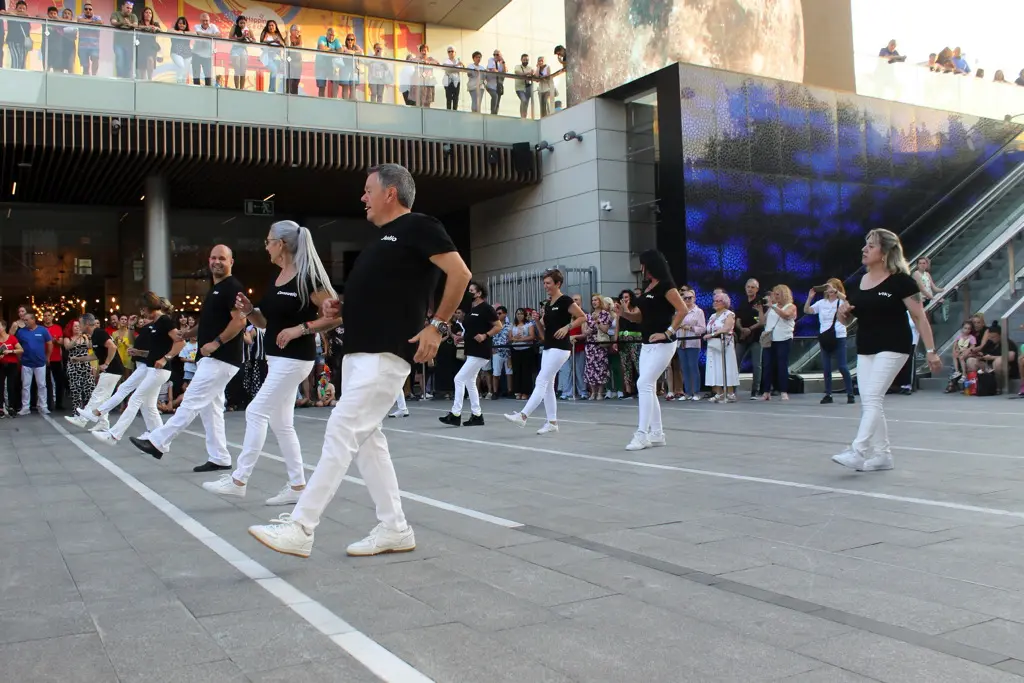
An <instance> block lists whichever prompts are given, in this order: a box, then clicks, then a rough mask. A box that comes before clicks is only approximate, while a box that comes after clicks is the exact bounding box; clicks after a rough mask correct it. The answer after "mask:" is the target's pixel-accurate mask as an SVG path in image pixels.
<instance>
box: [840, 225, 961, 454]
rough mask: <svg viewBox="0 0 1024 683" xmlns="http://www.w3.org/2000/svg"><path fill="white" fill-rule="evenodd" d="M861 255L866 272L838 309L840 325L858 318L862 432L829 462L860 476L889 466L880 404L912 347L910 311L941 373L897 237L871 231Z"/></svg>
mask: <svg viewBox="0 0 1024 683" xmlns="http://www.w3.org/2000/svg"><path fill="white" fill-rule="evenodd" d="M861 251H862V254H863V256H862V258H861V262H862V263H863V264H864V267H865V268H866V270H867V272H866V273H865V274H864V276H863V277H861V279H860V282H859V283H858V284H857V285H856V286H854V287H851V288H850V291H849V292H847V294H846V297H847V299H846V301H844V302H842V303H841V304H840V305H839V321H840V322H842V323H843V324H844V325H846V326H847V327H849V325H850V323H852V322H853V319H854V318H856V319H857V321H858V323H859V325H858V330H857V384H858V388H859V389H860V408H861V418H860V428H859V429H858V430H857V438H856V439H854V441H853V444H852V445H851V446H850V448H848V449H846V450H845V451H843V452H842V453H840V454H838V455H835V456H833V457H832V460H833V461H834V462H836V463H838V464H840V465H842V466H844V467H849V468H850V469H854V470H857V471H858V472H873V471H877V470H891V469H892V467H893V460H892V451H891V450H890V448H889V433H888V429H887V427H886V424H885V414H884V413H883V412H882V401H883V400H884V399H885V393H886V391H887V390H888V389H889V385H891V384H892V381H893V379H895V378H896V375H897V373H899V371H900V368H902V367H903V364H904V363H905V362H906V360H907V357H908V356H909V355H910V354H909V353H908V350H909V349H910V348H911V347H912V345H913V338H912V336H911V331H910V320H909V319H908V318H907V312H908V311H909V312H910V317H911V318H913V320H914V324H915V325H916V326H917V331H918V333H919V334H920V335H921V339H922V340H923V341H924V344H925V349H926V350H927V352H928V365H929V367H930V368H931V370H932V372H938V371H939V370H941V369H942V361H941V360H940V359H939V356H938V354H936V353H935V340H934V338H933V337H932V328H931V325H929V324H928V318H927V317H926V316H925V314H924V308H923V307H922V305H921V291H920V288H919V287H918V286H917V282H916V281H915V280H914V278H912V277H911V276H910V269H909V268H908V267H907V262H906V260H905V259H904V258H903V246H902V245H901V244H900V238H899V237H898V236H897V235H896V234H895V233H893V232H890V231H889V230H872V231H871V232H869V233H868V235H867V240H866V243H865V244H864V248H863V249H862V250H861Z"/></svg>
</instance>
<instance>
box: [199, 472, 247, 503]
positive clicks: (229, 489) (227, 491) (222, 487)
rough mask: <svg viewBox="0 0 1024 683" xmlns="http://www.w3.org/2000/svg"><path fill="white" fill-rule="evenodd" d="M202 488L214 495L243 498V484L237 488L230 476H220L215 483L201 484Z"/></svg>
mask: <svg viewBox="0 0 1024 683" xmlns="http://www.w3.org/2000/svg"><path fill="white" fill-rule="evenodd" d="M203 488H204V489H206V490H207V491H209V492H210V493H216V494H217V495H219V496H235V497H236V498H245V489H246V486H245V484H242V485H241V486H239V485H238V484H236V483H235V480H234V479H232V478H231V475H230V474H222V475H220V479H218V480H217V481H207V482H203Z"/></svg>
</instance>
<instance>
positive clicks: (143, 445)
mask: <svg viewBox="0 0 1024 683" xmlns="http://www.w3.org/2000/svg"><path fill="white" fill-rule="evenodd" d="M128 440H129V441H131V442H132V445H133V446H135V447H136V448H138V449H139V450H140V451H142V452H143V453H148V454H149V455H152V456H153V457H154V458H156V459H157V460H159V459H160V458H162V457H164V454H163V453H161V452H160V449H159V448H157V447H156V446H154V445H153V444H152V442H151V441H150V440H149V439H140V438H138V437H135V436H131V437H128Z"/></svg>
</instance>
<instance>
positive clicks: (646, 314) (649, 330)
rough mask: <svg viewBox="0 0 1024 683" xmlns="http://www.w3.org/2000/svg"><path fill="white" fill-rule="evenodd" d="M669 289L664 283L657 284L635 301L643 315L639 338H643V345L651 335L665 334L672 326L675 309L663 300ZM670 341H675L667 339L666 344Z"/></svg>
mask: <svg viewBox="0 0 1024 683" xmlns="http://www.w3.org/2000/svg"><path fill="white" fill-rule="evenodd" d="M670 289H672V288H671V287H669V286H668V285H667V284H665V283H664V282H659V283H658V284H656V285H654V286H653V287H651V289H650V290H648V291H646V292H644V293H643V294H641V295H640V297H639V298H638V299H637V300H636V305H637V307H638V308H639V309H640V312H641V313H642V314H643V317H642V318H641V319H640V336H641V337H642V338H643V340H644V344H649V343H650V342H648V341H647V340H648V339H650V338H651V335H652V334H658V333H659V332H662V333H666V334H667V332H666V330H668V326H669V325H671V324H672V318H673V316H675V314H676V309H675V306H673V305H672V304H671V303H670V302H669V300H668V299H666V298H665V294H666V293H667V292H668V291H669V290H670ZM671 341H675V339H668V340H666V343H667V342H671Z"/></svg>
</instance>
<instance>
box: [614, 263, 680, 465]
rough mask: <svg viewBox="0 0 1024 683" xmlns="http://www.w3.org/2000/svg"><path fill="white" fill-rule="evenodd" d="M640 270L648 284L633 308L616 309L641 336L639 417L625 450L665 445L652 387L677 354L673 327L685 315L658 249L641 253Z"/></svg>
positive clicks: (638, 395) (659, 414) (677, 291)
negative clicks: (635, 326)
mask: <svg viewBox="0 0 1024 683" xmlns="http://www.w3.org/2000/svg"><path fill="white" fill-rule="evenodd" d="M640 273H641V275H642V276H643V277H644V279H646V280H649V281H650V284H649V285H647V288H646V289H645V290H644V291H643V292H642V293H641V294H640V296H639V297H637V299H636V310H635V311H627V310H624V309H622V308H621V307H616V311H615V312H616V313H618V314H619V315H621V316H622V317H624V318H626V319H627V320H632V321H633V322H637V323H640V338H641V339H643V345H642V346H641V347H640V363H639V369H638V371H637V378H636V393H637V398H638V399H639V405H638V408H639V412H640V420H639V424H638V425H637V428H636V433H635V434H634V435H633V440H632V441H630V442H629V444H627V445H626V450H627V451H641V450H643V449H645V448H650V447H651V446H664V445H665V431H664V429H663V428H662V425H661V406H660V405H659V404H658V394H657V391H656V390H655V389H656V385H657V382H658V378H659V377H661V375H662V373H663V372H665V368H667V367H668V366H669V363H671V362H672V357H673V356H674V355H675V353H676V342H675V336H676V330H677V329H679V326H680V325H681V324H682V322H683V318H684V317H686V306H685V305H684V304H683V297H682V296H680V294H679V290H678V289H676V283H675V282H673V281H672V273H671V272H670V271H669V268H668V262H667V261H666V260H665V257H664V256H663V255H662V254H661V252H660V251H658V250H656V249H648V250H647V251H645V252H644V253H642V254H640Z"/></svg>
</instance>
